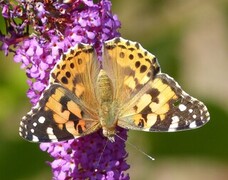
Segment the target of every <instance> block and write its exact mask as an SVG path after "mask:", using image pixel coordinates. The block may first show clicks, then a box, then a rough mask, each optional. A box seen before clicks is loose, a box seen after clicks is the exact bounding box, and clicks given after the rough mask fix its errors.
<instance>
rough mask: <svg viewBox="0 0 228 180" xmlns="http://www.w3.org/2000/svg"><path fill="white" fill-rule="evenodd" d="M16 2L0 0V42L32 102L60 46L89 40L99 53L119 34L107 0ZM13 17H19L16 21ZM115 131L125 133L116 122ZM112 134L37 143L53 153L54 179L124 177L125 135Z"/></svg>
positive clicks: (117, 25) (61, 49) (46, 82)
mask: <svg viewBox="0 0 228 180" xmlns="http://www.w3.org/2000/svg"><path fill="white" fill-rule="evenodd" d="M16 2H17V4H12V3H11V4H10V3H9V2H8V1H1V2H0V5H1V6H0V7H1V12H2V15H3V17H4V18H5V21H6V22H7V23H6V24H7V27H6V32H7V33H6V35H4V34H3V33H2V32H0V41H1V42H2V44H1V46H0V48H1V50H3V51H4V52H5V54H6V55H7V54H8V52H13V53H14V54H15V55H14V61H15V62H17V63H21V68H22V69H25V72H26V74H27V77H28V80H27V83H28V85H29V90H28V92H27V96H28V97H29V99H30V101H31V102H32V104H33V105H35V104H36V103H37V102H38V100H39V98H40V95H41V93H42V92H43V90H44V89H45V87H46V86H47V85H48V80H49V75H50V71H51V70H52V68H53V67H54V65H55V64H56V62H57V61H58V60H59V58H60V56H61V54H62V53H63V52H66V51H67V50H68V49H69V48H70V47H71V46H74V45H75V44H76V43H79V42H82V43H89V44H93V45H94V47H95V48H96V50H97V53H98V56H99V57H100V55H101V46H102V43H103V42H104V41H106V40H108V39H112V38H113V37H116V36H119V33H118V29H119V28H120V22H119V20H118V18H117V16H116V15H113V14H112V13H111V2H110V1H109V0H101V1H99V2H98V3H94V2H93V1H92V0H66V1H49V0H45V1H40V0H31V1H24V0H18V1H16ZM15 19H20V20H21V22H22V23H20V24H17V22H18V21H15ZM29 29H32V31H30V30H29ZM29 32H33V34H29ZM118 132H119V133H118V135H119V136H120V137H122V138H123V139H126V138H127V132H126V130H123V129H121V128H118ZM115 140H116V141H115V143H112V142H110V141H108V140H107V138H105V137H103V135H102V133H101V132H100V131H98V132H96V133H93V134H90V135H88V136H85V137H81V138H78V139H73V140H69V141H65V142H58V143H41V144H40V148H41V150H43V151H47V152H48V153H49V154H50V155H51V156H52V157H53V158H54V160H53V161H52V162H49V163H48V164H49V165H50V166H51V168H52V172H53V179H56V180H57V179H58V180H61V179H91V180H93V179H110V180H111V179H113V180H114V179H129V176H128V174H126V173H125V171H126V170H127V169H129V165H128V164H127V163H126V160H125V159H126V157H127V155H128V154H127V152H126V151H125V144H124V141H123V140H121V139H119V138H118V137H115Z"/></svg>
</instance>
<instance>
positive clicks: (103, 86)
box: [96, 70, 117, 142]
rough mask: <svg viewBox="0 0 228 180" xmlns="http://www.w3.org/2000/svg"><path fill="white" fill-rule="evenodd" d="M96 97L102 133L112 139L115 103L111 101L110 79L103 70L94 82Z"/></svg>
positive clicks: (111, 87)
mask: <svg viewBox="0 0 228 180" xmlns="http://www.w3.org/2000/svg"><path fill="white" fill-rule="evenodd" d="M96 97H97V100H98V102H99V106H100V107H99V108H98V109H99V112H98V113H99V120H100V123H101V126H102V129H103V135H104V136H105V137H107V138H108V139H109V140H110V141H112V142H113V141H114V135H115V128H116V123H117V119H116V103H115V101H113V86H112V81H111V79H110V78H109V77H108V75H107V74H106V72H105V71H104V70H100V73H99V75H98V78H97V83H96Z"/></svg>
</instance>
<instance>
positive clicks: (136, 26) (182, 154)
mask: <svg viewBox="0 0 228 180" xmlns="http://www.w3.org/2000/svg"><path fill="white" fill-rule="evenodd" d="M113 12H114V13H115V14H117V15H118V17H119V19H120V20H121V22H122V28H121V30H120V32H121V34H122V36H123V37H124V38H127V39H130V40H134V41H138V42H140V43H141V44H142V45H143V47H144V48H146V49H148V50H149V51H150V52H151V53H153V54H155V55H156V56H157V58H158V59H159V63H160V65H161V67H162V71H163V72H166V73H168V74H169V75H170V76H172V77H174V78H175V79H176V80H177V81H178V82H179V83H180V84H181V86H182V87H183V89H184V90H185V91H187V92H188V93H190V94H191V95H193V96H194V97H197V98H198V99H200V100H202V101H203V102H204V103H205V104H206V105H207V107H208V109H209V111H210V114H211V121H210V122H209V123H208V124H207V125H205V126H204V127H202V128H200V129H197V130H193V131H187V132H179V133H146V132H135V131H130V132H129V141H130V142H132V143H133V144H134V145H136V146H138V147H139V148H140V149H142V150H143V151H145V152H146V153H148V154H149V155H151V156H153V157H154V158H155V159H156V160H155V161H150V160H149V158H147V157H145V156H144V155H143V154H141V153H140V152H138V151H136V150H135V149H134V148H133V147H131V146H128V147H127V150H128V152H129V158H128V163H129V164H130V165H131V168H130V170H129V173H130V177H131V179H133V180H137V179H153V180H167V179H169V180H192V179H194V180H201V179H207V180H223V179H224V180H226V179H228V80H227V79H228V60H227V58H228V1H227V0H200V1H198V0H192V1H180V0H172V1H170V0H141V1H140V2H139V1H138V0H121V1H120V0H119V1H118V0H116V1H113ZM1 24H3V21H1ZM0 57H1V59H0V73H1V74H0V146H1V147H0V179H34V180H36V179H51V170H50V167H49V166H48V165H47V164H46V163H45V162H46V161H47V160H50V158H49V156H48V154H47V153H45V152H42V151H41V150H39V145H38V144H33V143H28V142H26V141H24V140H22V139H21V138H20V137H19V135H18V126H19V122H20V119H21V117H22V116H23V115H25V113H26V112H27V111H28V110H29V109H30V107H31V105H30V103H29V100H28V98H27V97H26V91H27V89H28V86H27V85H26V76H25V73H24V71H23V70H21V69H20V64H16V63H14V62H13V61H12V55H10V56H8V57H5V56H4V54H3V53H1V54H0Z"/></svg>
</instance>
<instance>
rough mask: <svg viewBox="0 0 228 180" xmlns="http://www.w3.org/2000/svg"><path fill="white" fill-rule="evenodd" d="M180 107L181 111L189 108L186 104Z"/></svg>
mask: <svg viewBox="0 0 228 180" xmlns="http://www.w3.org/2000/svg"><path fill="white" fill-rule="evenodd" d="M179 109H180V111H185V110H186V109H187V107H186V106H185V105H184V104H180V105H179Z"/></svg>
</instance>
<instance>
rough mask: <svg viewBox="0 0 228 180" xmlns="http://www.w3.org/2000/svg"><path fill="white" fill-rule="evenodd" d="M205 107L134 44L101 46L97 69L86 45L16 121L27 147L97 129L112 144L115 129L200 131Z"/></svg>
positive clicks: (61, 64)
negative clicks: (19, 119)
mask: <svg viewBox="0 0 228 180" xmlns="http://www.w3.org/2000/svg"><path fill="white" fill-rule="evenodd" d="M209 119H210V116H209V112H208V110H207V107H206V106H205V105H204V104H203V103H202V102H201V101H199V100H197V99H195V98H193V97H192V96H190V95H188V94H187V93H186V92H185V91H183V90H182V88H181V87H180V86H179V85H178V83H177V82H176V81H175V80H174V79H173V78H171V77H170V76H169V75H167V74H165V73H162V72H161V69H160V66H159V64H158V61H157V59H156V57H155V56H154V55H153V54H151V53H150V52H148V51H147V50H145V49H144V48H143V47H142V46H141V45H140V44H139V43H137V42H132V41H130V40H126V39H123V38H121V37H116V38H114V39H112V40H108V41H106V42H104V44H103V47H102V63H101V64H100V63H99V61H98V58H97V54H96V51H95V48H94V47H93V46H92V45H88V44H82V43H79V44H77V45H75V46H74V47H72V48H70V49H69V50H68V51H67V52H66V53H65V54H63V55H62V56H61V58H60V60H59V61H58V62H57V64H56V65H55V67H54V68H53V70H52V71H51V72H50V79H49V85H48V86H47V88H46V89H45V90H44V92H43V94H42V95H41V97H40V100H39V102H38V103H37V105H36V106H34V107H33V108H32V110H31V111H30V112H28V114H27V115H26V116H24V117H23V118H22V121H21V123H20V128H19V134H20V136H22V137H23V138H25V139H27V140H29V141H33V142H59V141H63V140H69V139H74V138H78V137H81V136H85V135H88V134H91V133H93V132H95V131H98V130H99V129H102V133H103V135H104V136H105V137H107V138H108V139H109V140H110V141H112V142H114V137H115V134H116V127H117V126H119V127H122V128H125V129H132V130H140V131H148V132H175V131H183V130H189V129H195V128H198V127H201V126H202V125H204V124H205V123H207V122H208V121H209Z"/></svg>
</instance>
